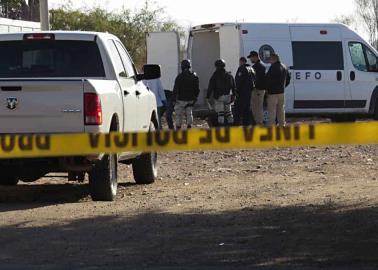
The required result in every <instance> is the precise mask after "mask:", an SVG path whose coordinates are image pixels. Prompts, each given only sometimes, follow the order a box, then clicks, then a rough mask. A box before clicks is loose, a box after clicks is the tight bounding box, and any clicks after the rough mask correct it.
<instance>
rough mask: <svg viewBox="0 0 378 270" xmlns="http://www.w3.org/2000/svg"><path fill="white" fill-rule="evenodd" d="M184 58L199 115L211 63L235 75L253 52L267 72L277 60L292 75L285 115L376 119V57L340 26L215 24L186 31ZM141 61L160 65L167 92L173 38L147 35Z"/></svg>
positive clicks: (175, 55) (174, 57) (175, 57)
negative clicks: (275, 57) (196, 90)
mask: <svg viewBox="0 0 378 270" xmlns="http://www.w3.org/2000/svg"><path fill="white" fill-rule="evenodd" d="M187 46H188V51H187V54H188V58H190V59H191V60H192V64H193V70H194V71H195V72H197V74H198V76H199V78H200V86H201V95H200V98H199V102H198V104H197V110H203V109H205V108H206V106H205V100H204V99H205V96H206V91H207V87H208V82H209V79H210V76H211V74H212V73H213V71H214V62H215V60H216V59H218V58H223V59H225V60H226V62H227V69H228V70H229V71H231V72H232V73H233V74H235V73H236V71H237V68H238V63H239V58H240V57H241V56H247V55H248V54H249V52H250V51H252V50H255V51H257V52H259V54H260V57H261V60H262V62H263V63H264V64H265V65H266V66H267V67H269V61H270V55H271V54H272V53H273V52H276V53H278V54H280V55H281V58H282V62H283V63H284V64H286V65H287V66H288V67H289V68H290V71H291V74H292V83H291V85H290V86H289V87H288V88H287V90H286V100H287V101H286V109H287V113H288V114H299V115H304V114H306V115H331V116H334V117H335V118H336V117H340V116H341V117H343V116H352V117H355V116H374V117H375V119H378V52H377V51H376V50H375V49H374V48H373V47H372V46H370V45H369V43H368V42H366V41H365V40H364V39H363V38H362V37H361V36H359V35H358V34H357V33H356V32H354V31H353V30H351V29H350V28H348V27H347V26H345V25H343V24H266V23H218V24H206V25H200V26H196V27H192V28H191V31H190V34H189V42H188V45H187ZM147 51H148V54H147V55H148V56H147V60H148V62H149V63H150V64H161V65H162V68H163V78H162V80H163V83H164V84H165V87H166V88H168V89H169V88H173V79H172V78H174V77H175V76H176V75H177V72H179V63H178V62H179V39H178V36H177V34H176V33H172V32H168V33H149V34H148V35H147Z"/></svg>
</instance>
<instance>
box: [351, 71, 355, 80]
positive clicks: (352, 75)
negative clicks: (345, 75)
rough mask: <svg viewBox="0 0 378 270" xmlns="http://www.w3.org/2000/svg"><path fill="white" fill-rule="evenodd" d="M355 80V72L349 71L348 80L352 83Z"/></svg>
mask: <svg viewBox="0 0 378 270" xmlns="http://www.w3.org/2000/svg"><path fill="white" fill-rule="evenodd" d="M355 79H356V72H354V71H351V72H350V80H351V81H354V80H355Z"/></svg>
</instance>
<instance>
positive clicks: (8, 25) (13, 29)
mask: <svg viewBox="0 0 378 270" xmlns="http://www.w3.org/2000/svg"><path fill="white" fill-rule="evenodd" d="M40 29H41V24H40V23H39V22H29V21H22V20H11V19H5V18H0V33H17V32H33V31H39V30H40Z"/></svg>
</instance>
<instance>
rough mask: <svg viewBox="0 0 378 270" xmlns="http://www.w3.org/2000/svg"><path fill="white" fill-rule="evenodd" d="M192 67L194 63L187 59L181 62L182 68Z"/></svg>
mask: <svg viewBox="0 0 378 270" xmlns="http://www.w3.org/2000/svg"><path fill="white" fill-rule="evenodd" d="M191 67H192V62H191V61H190V60H188V59H185V60H183V61H182V62H181V68H182V69H183V70H184V69H190V68H191Z"/></svg>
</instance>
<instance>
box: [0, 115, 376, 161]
mask: <svg viewBox="0 0 378 270" xmlns="http://www.w3.org/2000/svg"><path fill="white" fill-rule="evenodd" d="M349 144H353V145H361V144H378V122H370V123H353V124H305V125H292V126H288V127H285V128H278V127H277V128H276V127H274V128H252V127H248V128H219V129H209V130H197V129H193V130H189V131H177V132H176V131H161V132H156V133H127V134H122V133H111V134H52V135H50V134H49V135H0V158H2V159H5V158H28V157H60V156H88V155H96V154H99V153H121V152H138V153H139V152H169V151H198V150H236V149H255V148H276V147H299V146H325V145H349Z"/></svg>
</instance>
